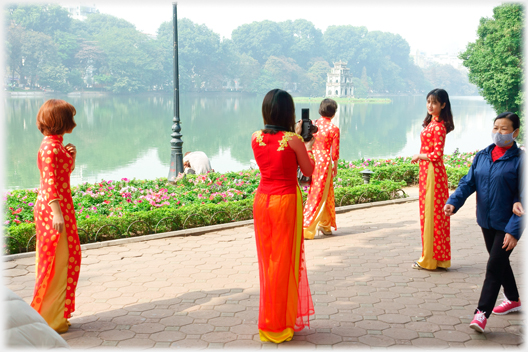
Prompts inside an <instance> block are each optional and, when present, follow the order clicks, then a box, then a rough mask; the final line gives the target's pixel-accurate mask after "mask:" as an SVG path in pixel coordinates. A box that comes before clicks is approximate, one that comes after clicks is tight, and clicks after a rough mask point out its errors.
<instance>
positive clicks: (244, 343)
mask: <svg viewBox="0 0 528 352" xmlns="http://www.w3.org/2000/svg"><path fill="white" fill-rule="evenodd" d="M261 347H262V343H260V342H258V341H254V340H236V341H231V342H228V343H226V344H224V348H232V349H239V348H240V349H244V350H245V349H260V348H261Z"/></svg>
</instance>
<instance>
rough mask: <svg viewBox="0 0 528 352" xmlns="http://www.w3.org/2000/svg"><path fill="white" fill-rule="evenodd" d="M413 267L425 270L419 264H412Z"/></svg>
mask: <svg viewBox="0 0 528 352" xmlns="http://www.w3.org/2000/svg"><path fill="white" fill-rule="evenodd" d="M411 267H412V268H413V269H418V270H421V269H423V268H422V267H421V266H420V264H418V263H417V262H414V263H412V265H411Z"/></svg>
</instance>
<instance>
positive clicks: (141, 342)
mask: <svg viewBox="0 0 528 352" xmlns="http://www.w3.org/2000/svg"><path fill="white" fill-rule="evenodd" d="M155 344H156V343H155V342H154V341H152V340H150V339H128V340H124V341H119V343H118V344H117V347H119V348H125V349H131V348H133V349H147V348H152V347H154V345H155Z"/></svg>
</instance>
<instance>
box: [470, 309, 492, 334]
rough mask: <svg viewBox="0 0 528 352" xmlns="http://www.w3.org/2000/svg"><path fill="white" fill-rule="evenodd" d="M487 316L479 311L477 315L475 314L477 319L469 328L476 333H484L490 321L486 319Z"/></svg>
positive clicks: (474, 319)
mask: <svg viewBox="0 0 528 352" xmlns="http://www.w3.org/2000/svg"><path fill="white" fill-rule="evenodd" d="M485 314H486V312H481V311H480V310H477V314H475V317H474V318H473V321H472V322H471V324H469V327H470V328H472V329H473V330H475V331H478V332H484V328H485V327H486V322H487V321H488V319H486V315H485Z"/></svg>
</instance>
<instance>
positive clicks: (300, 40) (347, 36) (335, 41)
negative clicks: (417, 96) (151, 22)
mask: <svg viewBox="0 0 528 352" xmlns="http://www.w3.org/2000/svg"><path fill="white" fill-rule="evenodd" d="M4 16H5V19H6V27H7V28H6V29H7V37H6V39H7V43H6V45H5V49H6V53H5V54H6V58H7V60H6V65H7V67H6V72H8V73H9V76H11V78H12V79H13V81H15V78H16V77H17V76H18V77H27V80H24V79H22V81H21V82H20V83H21V84H24V85H30V86H33V87H38V86H43V85H49V86H50V88H52V89H55V90H58V91H68V90H73V89H77V90H79V89H99V90H106V91H111V92H115V93H138V92H145V91H167V92H172V91H173V90H172V89H173V77H174V68H173V28H172V22H164V23H162V24H161V25H160V27H159V28H158V31H157V36H156V38H151V37H150V36H147V35H145V34H143V33H141V32H140V31H138V30H137V29H136V28H135V26H134V25H133V24H131V23H129V22H127V21H125V20H123V19H119V18H117V17H114V16H111V15H106V14H98V13H95V14H89V15H88V16H87V19H86V20H85V21H79V20H76V19H72V18H70V17H69V16H68V12H67V11H66V9H64V8H62V7H60V6H59V5H55V4H45V5H36V4H35V5H33V4H30V5H9V6H8V7H7V9H6V11H5V12H4ZM231 37H232V39H226V38H220V36H219V35H218V34H217V33H215V32H213V31H212V30H211V29H209V28H208V27H207V26H205V25H199V24H196V23H193V22H192V21H190V20H189V19H186V18H181V19H179V20H178V54H179V55H178V58H179V82H180V91H182V92H199V91H220V90H223V89H233V87H236V89H238V90H241V91H246V92H253V93H258V94H262V93H265V92H267V91H269V90H270V89H273V88H277V87H279V88H283V89H287V90H289V91H291V92H292V93H295V94H297V95H299V94H300V95H304V96H323V95H325V94H324V93H325V86H326V74H327V72H328V71H329V70H330V66H332V65H333V62H335V61H338V60H344V61H347V62H348V67H349V68H350V69H351V73H352V75H353V77H354V83H355V86H356V87H355V92H356V97H358V98H365V97H367V96H368V94H369V92H370V91H373V92H376V93H404V92H406V93H424V92H425V91H427V90H428V89H431V88H432V82H429V81H428V79H427V78H426V77H425V76H424V74H423V72H422V70H421V69H420V68H419V67H417V66H416V65H414V63H413V62H412V60H411V58H410V56H409V53H410V47H409V44H408V43H407V41H406V40H405V39H403V38H402V37H401V36H400V35H397V34H392V33H387V32H380V31H371V32H369V31H368V30H367V28H366V27H354V26H330V27H328V28H327V29H326V31H325V32H324V33H323V32H322V31H321V30H320V29H318V28H316V27H315V25H314V24H313V23H312V22H310V21H307V20H304V19H297V20H294V21H292V20H287V21H283V22H273V21H260V22H253V23H248V24H244V25H241V26H239V27H238V28H236V29H235V30H233V32H232V35H231ZM23 60H25V61H24V63H23ZM22 63H23V64H22ZM42 74H44V76H45V77H46V78H45V79H44V80H42V79H41V77H43V76H42ZM64 77H65V78H64ZM428 77H430V75H429V76H428ZM457 79H459V80H458V81H456V82H455V81H452V80H451V81H449V82H451V85H452V86H457V85H458V86H461V85H460V84H458V83H459V82H462V81H463V80H464V79H465V78H464V77H458V78H457ZM81 80H82V82H81ZM460 80H462V81H460ZM449 82H447V83H449ZM440 83H444V82H443V81H442V82H440ZM464 84H465V83H464ZM520 99H521V97H520V96H519V97H518V99H517V102H519V101H520Z"/></svg>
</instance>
